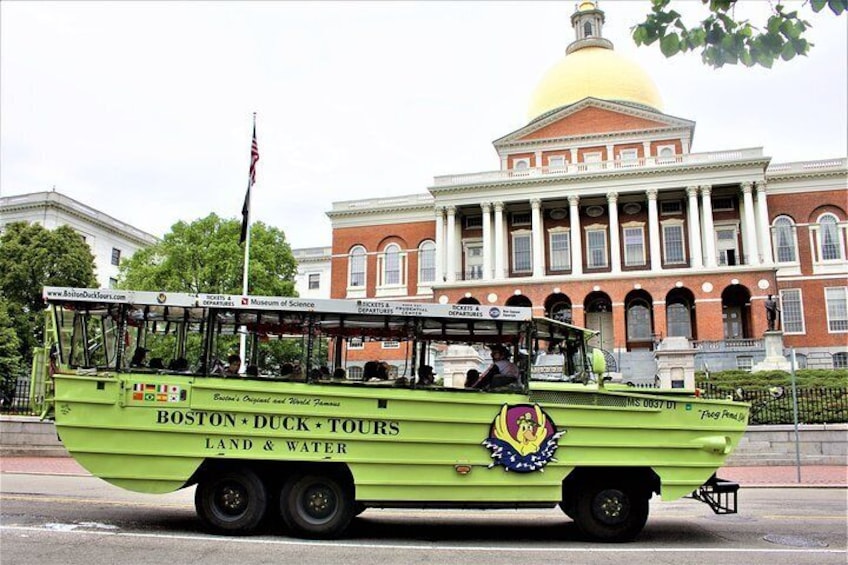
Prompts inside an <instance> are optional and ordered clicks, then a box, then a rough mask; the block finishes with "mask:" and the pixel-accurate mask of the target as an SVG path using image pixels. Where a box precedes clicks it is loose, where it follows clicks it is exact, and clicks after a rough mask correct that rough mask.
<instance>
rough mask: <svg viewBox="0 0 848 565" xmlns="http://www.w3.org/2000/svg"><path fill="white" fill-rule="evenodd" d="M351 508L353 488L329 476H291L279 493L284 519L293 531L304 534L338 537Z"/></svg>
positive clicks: (350, 515)
mask: <svg viewBox="0 0 848 565" xmlns="http://www.w3.org/2000/svg"><path fill="white" fill-rule="evenodd" d="M354 511H355V508H354V500H353V492H352V488H351V487H350V485H348V484H346V482H345V481H342V480H340V479H337V478H335V477H332V476H327V475H302V476H299V477H292V478H291V479H290V480H289V481H288V482H286V484H285V486H284V487H283V490H282V493H281V494H280V513H281V514H282V517H283V521H284V522H285V523H286V526H288V527H289V528H290V529H291V530H292V533H294V534H296V535H299V536H302V537H306V538H321V539H327V538H335V537H338V536H339V535H340V534H341V533H342V532H343V531H344V530H345V528H347V526H348V524H350V521H351V519H352V518H353V515H354Z"/></svg>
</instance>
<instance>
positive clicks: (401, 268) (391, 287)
mask: <svg viewBox="0 0 848 565" xmlns="http://www.w3.org/2000/svg"><path fill="white" fill-rule="evenodd" d="M392 250H397V262H398V265H397V269H398V280H397V282H388V276H389V272H388V271H387V270H386V269H387V268H388V261H387V258H388V257H389V253H390V251H392ZM406 270H407V261H406V251H404V250H403V248H402V247H401V246H400V244H399V243H397V242H394V241H393V242H390V243H387V244H386V246H385V247H384V248H383V251H382V252H381V253H380V254H379V255H377V279H378V280H377V289H376V295H377V296H397V295H401V294H406V281H407V272H406Z"/></svg>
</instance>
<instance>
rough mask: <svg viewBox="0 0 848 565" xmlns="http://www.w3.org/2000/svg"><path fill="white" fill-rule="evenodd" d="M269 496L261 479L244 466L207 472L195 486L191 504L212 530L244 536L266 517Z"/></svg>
mask: <svg viewBox="0 0 848 565" xmlns="http://www.w3.org/2000/svg"><path fill="white" fill-rule="evenodd" d="M267 501H268V497H267V492H266V489H265V485H264V484H263V483H262V480H261V479H260V478H259V477H258V476H257V475H256V473H254V472H253V471H251V470H250V469H248V468H247V467H238V468H234V469H230V470H223V471H220V472H217V473H215V472H210V473H208V474H207V475H206V476H205V477H204V478H203V479H201V480H200V482H199V483H198V484H197V490H196V491H195V494H194V505H195V508H196V509H197V514H198V516H200V519H201V520H203V522H204V524H206V525H207V526H208V527H210V528H212V529H213V530H216V531H219V532H223V533H231V534H246V533H249V532H251V531H253V530H255V529H256V527H257V526H258V525H259V523H260V522H261V521H262V517H263V516H264V515H265V511H266V509H267V506H268V502H267Z"/></svg>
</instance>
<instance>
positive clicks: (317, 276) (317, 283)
mask: <svg viewBox="0 0 848 565" xmlns="http://www.w3.org/2000/svg"><path fill="white" fill-rule="evenodd" d="M307 280H308V281H309V282H308V283H307V288H309V290H317V289H319V288H321V273H310V274H309V277H308V279H307Z"/></svg>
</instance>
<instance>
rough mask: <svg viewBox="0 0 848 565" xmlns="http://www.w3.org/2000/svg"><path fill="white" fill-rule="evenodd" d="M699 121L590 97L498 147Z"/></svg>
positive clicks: (504, 139)
mask: <svg viewBox="0 0 848 565" xmlns="http://www.w3.org/2000/svg"><path fill="white" fill-rule="evenodd" d="M694 125H695V123H694V122H692V121H690V120H684V119H681V118H676V117H674V116H669V115H667V114H662V113H660V112H657V111H654V110H646V109H642V108H637V107H634V106H632V105H630V104H623V103H616V102H608V101H604V100H598V99H595V98H586V99H584V100H582V101H580V102H578V103H576V104H572V105H570V106H567V107H564V108H560V109H559V110H554V111H552V112H549V113H548V114H547V115H544V116H542V117H540V118H538V119H536V120H534V121H532V122H530V123H529V124H527V125H526V126H524V127H523V128H521V129H518V130H516V131H514V132H512V133H510V134H508V135H506V136H504V137H502V138H500V139H498V140H496V141H495V142H494V145H495V147H499V146H503V145H511V144H514V143H525V142H528V141H540V140H547V139H563V138H574V137H587V136H598V135H609V134H616V133H630V134H632V133H633V132H639V131H657V130H664V129H681V128H684V129H689V128H692V127H694Z"/></svg>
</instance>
